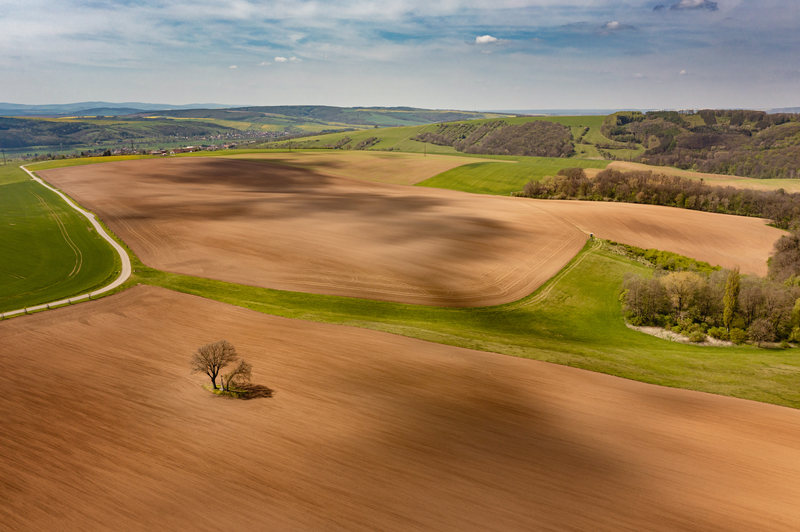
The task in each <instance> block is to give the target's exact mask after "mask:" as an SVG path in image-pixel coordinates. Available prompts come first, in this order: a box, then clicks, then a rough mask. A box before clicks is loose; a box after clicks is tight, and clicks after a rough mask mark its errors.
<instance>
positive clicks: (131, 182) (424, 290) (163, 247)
mask: <svg viewBox="0 0 800 532" xmlns="http://www.w3.org/2000/svg"><path fill="white" fill-rule="evenodd" d="M40 175H41V177H42V178H44V179H46V180H48V181H50V182H52V183H55V184H56V185H57V186H58V187H60V188H62V189H63V190H65V191H66V192H67V193H68V194H70V195H71V196H72V197H73V198H75V199H77V201H79V202H80V203H82V204H83V205H84V206H85V207H87V208H88V209H89V210H91V211H93V212H95V213H97V214H98V215H99V216H100V218H102V219H103V221H104V222H106V223H107V224H108V225H109V227H110V228H111V229H112V230H113V231H114V232H115V233H116V234H117V235H118V236H119V237H120V238H122V240H123V241H124V242H125V243H126V244H127V245H128V246H130V248H131V249H132V250H133V251H134V252H135V253H136V255H137V256H138V257H139V258H140V259H141V260H142V262H144V263H145V264H147V265H148V266H151V267H154V268H158V269H161V270H167V271H171V272H176V273H182V274H188V275H193V276H199V277H208V278H213V279H219V280H222V281H229V282H234V283H240V284H247V285H255V286H262V287H266V288H276V289H281V290H292V291H300V292H315V293H322V294H329V295H339V296H354V297H362V298H369V299H378V300H388V301H398V302H402V303H417V304H425V305H443V306H480V305H494V304H500V303H507V302H510V301H515V300H517V299H520V298H522V297H524V296H526V295H528V294H530V293H531V292H533V291H534V290H535V289H536V288H538V287H539V286H540V285H542V284H543V283H544V282H545V281H547V279H549V278H550V277H552V276H553V275H555V274H556V273H557V272H558V271H559V270H560V269H561V268H562V267H563V266H564V265H565V264H566V263H567V262H569V261H570V259H572V257H574V256H575V254H576V253H577V252H578V251H579V250H580V249H581V248H582V247H583V245H584V242H585V241H586V235H585V234H583V233H582V232H580V231H578V230H577V229H576V228H575V227H573V226H572V225H570V224H566V223H564V222H563V221H561V220H559V219H558V218H557V217H555V216H553V215H551V214H549V213H547V212H544V211H542V210H538V209H532V208H531V207H530V206H529V205H526V204H525V202H520V201H518V200H517V199H516V198H503V197H487V196H478V195H473V194H464V193H460V192H455V191H447V190H437V189H429V188H421V187H407V186H401V185H391V184H385V183H374V182H369V181H363V180H357V179H349V178H344V177H337V176H332V175H327V174H322V173H318V172H315V171H311V170H308V169H301V168H293V167H289V166H284V165H275V164H269V163H267V162H260V161H240V160H229V159H219V158H170V159H167V160H140V161H127V162H120V163H109V164H99V165H91V166H85V167H82V168H78V167H72V168H63V169H58V170H47V171H43V172H41V173H40Z"/></svg>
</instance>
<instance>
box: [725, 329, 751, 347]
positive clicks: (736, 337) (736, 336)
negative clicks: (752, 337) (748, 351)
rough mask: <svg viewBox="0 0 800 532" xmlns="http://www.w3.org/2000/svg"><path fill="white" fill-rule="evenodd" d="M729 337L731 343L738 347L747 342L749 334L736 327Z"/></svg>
mask: <svg viewBox="0 0 800 532" xmlns="http://www.w3.org/2000/svg"><path fill="white" fill-rule="evenodd" d="M729 337H730V339H731V342H733V343H734V344H736V345H741V344H743V343H745V342H746V341H747V333H746V332H745V331H743V330H742V329H739V328H736V327H734V328H733V329H731V332H730V333H729Z"/></svg>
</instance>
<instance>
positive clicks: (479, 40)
mask: <svg viewBox="0 0 800 532" xmlns="http://www.w3.org/2000/svg"><path fill="white" fill-rule="evenodd" d="M493 42H497V37H492V36H491V35H484V36H483V37H475V44H492V43H493Z"/></svg>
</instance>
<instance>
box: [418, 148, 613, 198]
mask: <svg viewBox="0 0 800 532" xmlns="http://www.w3.org/2000/svg"><path fill="white" fill-rule="evenodd" d="M484 157H486V156H484ZM510 159H515V160H517V161H518V162H517V163H516V164H508V163H487V162H482V163H473V164H468V165H465V166H459V167H458V168H453V169H452V170H448V171H446V172H443V173H441V174H439V175H437V176H434V177H432V178H430V179H427V180H425V181H423V182H422V183H418V184H417V186H421V187H432V188H446V189H450V190H461V191H463V192H473V193H476V194H503V195H508V194H510V193H511V192H515V191H518V190H522V187H524V186H525V183H527V182H528V181H533V180H538V179H541V178H542V177H544V176H546V175H556V174H557V173H558V171H559V170H561V169H562V168H568V167H574V166H579V167H581V168H605V167H606V166H607V165H608V164H609V161H590V160H584V159H561V158H553V157H513V158H510Z"/></svg>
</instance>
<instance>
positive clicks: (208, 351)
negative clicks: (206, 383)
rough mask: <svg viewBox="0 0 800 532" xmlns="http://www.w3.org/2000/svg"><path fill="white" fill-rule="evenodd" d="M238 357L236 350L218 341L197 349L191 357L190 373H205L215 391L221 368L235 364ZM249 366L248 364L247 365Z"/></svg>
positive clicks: (223, 341)
mask: <svg viewBox="0 0 800 532" xmlns="http://www.w3.org/2000/svg"><path fill="white" fill-rule="evenodd" d="M238 359H239V355H237V354H236V348H235V347H233V344H231V343H230V342H229V341H227V340H219V341H216V342H212V343H210V344H206V345H204V346H202V347H199V348H197V351H196V352H195V354H194V355H193V356H192V373H205V374H206V375H208V376H209V378H210V379H211V385H212V386H213V387H214V389H215V390H216V389H217V375H219V372H220V370H221V369H222V368H224V367H225V366H227V365H228V364H230V363H232V362H236V361H237V360H238ZM240 365H241V364H240ZM248 365H249V364H248Z"/></svg>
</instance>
